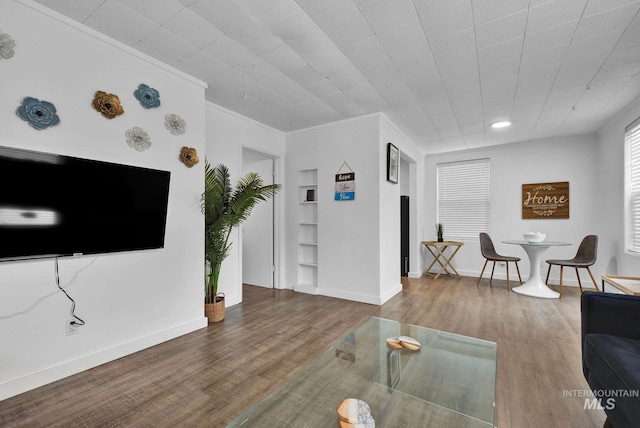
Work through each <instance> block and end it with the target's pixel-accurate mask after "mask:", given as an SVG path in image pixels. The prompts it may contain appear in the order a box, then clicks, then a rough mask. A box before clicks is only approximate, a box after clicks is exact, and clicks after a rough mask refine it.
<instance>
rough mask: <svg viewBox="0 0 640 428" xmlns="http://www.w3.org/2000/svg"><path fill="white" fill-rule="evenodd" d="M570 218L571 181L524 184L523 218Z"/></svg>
mask: <svg viewBox="0 0 640 428" xmlns="http://www.w3.org/2000/svg"><path fill="white" fill-rule="evenodd" d="M547 218H549V219H552V218H553V219H558V218H569V182H568V181H561V182H556V183H536V184H523V185H522V219H523V220H529V219H547Z"/></svg>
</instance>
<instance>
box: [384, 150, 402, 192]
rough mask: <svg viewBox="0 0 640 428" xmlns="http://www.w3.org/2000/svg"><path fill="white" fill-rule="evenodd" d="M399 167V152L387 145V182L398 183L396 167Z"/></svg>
mask: <svg viewBox="0 0 640 428" xmlns="http://www.w3.org/2000/svg"><path fill="white" fill-rule="evenodd" d="M399 165H400V151H399V150H398V148H397V147H396V146H394V145H393V144H391V143H389V144H387V181H390V182H392V183H397V182H398V167H399Z"/></svg>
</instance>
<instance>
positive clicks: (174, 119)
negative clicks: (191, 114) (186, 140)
mask: <svg viewBox="0 0 640 428" xmlns="http://www.w3.org/2000/svg"><path fill="white" fill-rule="evenodd" d="M164 127H165V128H167V129H168V130H169V132H171V133H172V134H173V135H182V134H184V133H185V132H186V131H187V123H186V122H185V121H184V119H182V118H181V117H180V116H178V115H177V114H168V115H166V116H165V117H164Z"/></svg>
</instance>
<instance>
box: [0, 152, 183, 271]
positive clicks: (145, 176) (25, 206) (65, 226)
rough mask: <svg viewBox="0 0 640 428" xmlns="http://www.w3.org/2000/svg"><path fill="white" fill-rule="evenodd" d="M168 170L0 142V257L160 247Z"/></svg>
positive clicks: (47, 255)
mask: <svg viewBox="0 0 640 428" xmlns="http://www.w3.org/2000/svg"><path fill="white" fill-rule="evenodd" d="M170 174H171V173H170V172H168V171H160V170H155V169H148V168H140V167H134V166H128V165H120V164H115V163H108V162H101V161H95V160H88V159H80V158H75V157H69V156H62V155H57V154H49V153H41V152H35V151H29V150H22V149H16V148H9V147H0V261H6V260H19V259H29V258H41V257H57V256H68V255H79V254H97V253H107V252H117V251H130V250H144V249H152V248H163V247H164V237H165V226H166V219H167V203H168V199H169V180H170Z"/></svg>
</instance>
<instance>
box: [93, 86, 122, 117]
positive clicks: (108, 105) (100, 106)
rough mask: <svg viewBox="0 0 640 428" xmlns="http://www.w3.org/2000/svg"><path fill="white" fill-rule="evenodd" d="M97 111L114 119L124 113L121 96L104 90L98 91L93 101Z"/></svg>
mask: <svg viewBox="0 0 640 428" xmlns="http://www.w3.org/2000/svg"><path fill="white" fill-rule="evenodd" d="M91 105H92V106H93V108H94V109H96V111H97V112H99V113H100V114H102V116H104V117H106V118H107V119H113V118H114V117H116V116H120V115H121V114H123V113H124V108H123V107H122V106H121V105H120V98H119V97H118V96H117V95H114V94H107V93H106V92H104V91H96V93H95V94H94V95H93V102H92V103H91Z"/></svg>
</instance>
